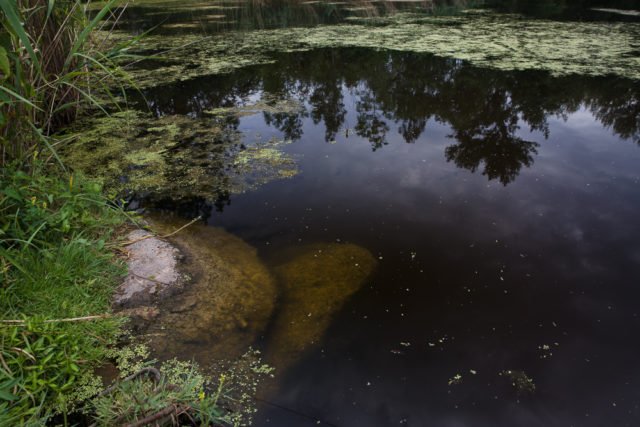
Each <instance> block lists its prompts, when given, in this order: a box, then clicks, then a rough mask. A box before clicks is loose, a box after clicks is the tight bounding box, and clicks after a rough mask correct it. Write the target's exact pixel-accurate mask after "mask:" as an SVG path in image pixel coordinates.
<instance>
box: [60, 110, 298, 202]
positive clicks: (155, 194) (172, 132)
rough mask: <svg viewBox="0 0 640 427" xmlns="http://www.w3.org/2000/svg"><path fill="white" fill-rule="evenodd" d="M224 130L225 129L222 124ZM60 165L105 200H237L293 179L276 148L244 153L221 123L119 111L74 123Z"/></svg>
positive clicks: (271, 144) (274, 144)
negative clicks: (96, 184)
mask: <svg viewBox="0 0 640 427" xmlns="http://www.w3.org/2000/svg"><path fill="white" fill-rule="evenodd" d="M229 123H231V125H230V124H229ZM75 135H76V137H77V139H78V143H76V144H73V149H68V150H63V152H62V154H63V157H64V159H65V162H66V163H67V164H69V165H70V166H71V167H73V168H74V169H76V170H79V171H82V172H83V173H85V174H86V175H88V176H90V177H94V178H98V179H101V180H103V182H104V184H105V187H106V188H107V189H108V190H109V191H110V192H112V193H113V194H123V193H126V192H129V193H133V194H137V195H144V196H145V197H146V198H147V199H151V200H153V199H172V200H174V201H180V200H190V199H194V198H202V199H205V200H215V199H217V197H219V196H220V195H224V194H227V195H228V194H231V193H241V192H245V191H248V190H251V189H255V188H256V187H257V186H259V185H262V184H265V183H267V182H270V181H272V180H275V179H283V178H290V177H292V176H294V175H295V174H297V173H298V169H297V166H296V163H295V161H294V159H293V158H291V157H290V156H289V155H287V154H285V153H283V152H282V151H281V148H282V146H283V145H284V143H283V141H278V140H272V141H268V142H258V143H256V144H253V145H250V146H248V147H245V146H244V145H243V144H242V143H241V142H242V141H241V134H240V133H239V132H238V131H236V130H235V129H234V127H233V121H232V120H231V122H230V121H229V118H228V117H219V116H214V117H213V118H206V119H192V118H189V117H185V116H177V115H176V116H164V117H161V118H153V117H151V116H149V115H147V114H144V113H141V112H137V111H124V112H119V113H115V114H113V115H111V116H109V117H101V118H95V119H91V120H89V121H88V122H85V123H82V124H81V125H80V127H79V129H78V130H77V132H76V134H75Z"/></svg>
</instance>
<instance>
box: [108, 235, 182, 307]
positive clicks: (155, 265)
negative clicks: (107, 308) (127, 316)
mask: <svg viewBox="0 0 640 427" xmlns="http://www.w3.org/2000/svg"><path fill="white" fill-rule="evenodd" d="M152 236H153V235H152V234H151V233H149V232H148V231H144V230H135V231H132V232H131V233H129V235H128V236H127V237H128V239H129V241H130V242H135V243H133V244H131V245H129V246H127V251H128V258H127V266H128V270H129V273H128V274H127V277H125V279H124V281H123V282H122V284H121V285H120V286H119V287H118V289H117V290H116V295H115V297H114V302H115V305H116V306H118V307H133V306H140V305H144V304H150V303H151V302H152V301H153V300H154V299H156V298H162V297H166V296H167V295H169V294H170V293H172V292H175V291H176V290H178V289H179V288H180V287H181V284H182V282H183V280H182V277H181V275H180V273H179V272H178V259H179V257H180V254H179V251H178V250H177V249H176V248H175V247H174V246H172V245H171V244H169V243H167V242H165V241H163V240H160V239H158V238H157V237H152Z"/></svg>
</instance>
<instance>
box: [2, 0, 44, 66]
mask: <svg viewBox="0 0 640 427" xmlns="http://www.w3.org/2000/svg"><path fill="white" fill-rule="evenodd" d="M0 9H2V11H3V12H4V16H5V19H6V21H7V24H8V26H9V27H10V28H11V30H13V33H14V34H15V35H17V36H18V38H19V39H20V41H21V42H22V44H23V45H24V48H25V49H26V50H27V53H28V54H29V57H30V58H31V62H33V64H34V65H35V67H36V72H37V73H38V74H39V75H40V74H41V73H42V69H41V68H40V61H39V60H38V56H37V55H36V53H35V51H34V50H33V47H32V46H31V41H30V40H29V35H28V34H27V32H26V31H25V30H24V27H23V26H22V23H21V22H20V17H19V16H18V11H17V4H16V2H15V1H4V0H3V1H0Z"/></svg>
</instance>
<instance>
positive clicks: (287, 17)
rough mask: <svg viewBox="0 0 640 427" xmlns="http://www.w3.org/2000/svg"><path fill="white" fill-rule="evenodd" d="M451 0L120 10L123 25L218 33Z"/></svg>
mask: <svg viewBox="0 0 640 427" xmlns="http://www.w3.org/2000/svg"><path fill="white" fill-rule="evenodd" d="M448 3H450V2H449V1H437V2H435V3H434V2H432V1H430V0H423V1H420V0H418V1H416V0H394V1H371V0H349V1H337V2H327V1H300V0H224V1H219V2H214V3H207V2H202V1H201V0H185V1H175V0H169V1H163V2H162V3H161V4H158V2H154V1H144V0H143V1H141V2H136V3H134V4H130V5H128V6H127V7H122V8H120V9H119V10H117V14H118V15H121V17H120V20H119V21H118V25H117V27H118V28H119V29H126V30H130V31H133V32H142V31H146V30H150V29H154V34H158V33H161V34H184V33H193V32H196V33H209V34H210V33H217V32H223V31H238V30H239V31H248V30H256V29H272V28H288V27H309V26H316V25H332V24H337V23H340V22H344V21H345V20H346V19H347V18H349V17H354V16H355V17H369V16H379V15H386V14H389V13H395V12H398V11H414V10H420V11H429V10H433V9H434V7H435V6H434V4H438V5H439V4H442V5H443V6H448Z"/></svg>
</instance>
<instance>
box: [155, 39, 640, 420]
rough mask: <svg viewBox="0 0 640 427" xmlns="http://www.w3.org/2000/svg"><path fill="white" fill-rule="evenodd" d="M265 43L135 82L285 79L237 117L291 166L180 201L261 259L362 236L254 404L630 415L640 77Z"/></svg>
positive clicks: (188, 95) (404, 415) (204, 99)
mask: <svg viewBox="0 0 640 427" xmlns="http://www.w3.org/2000/svg"><path fill="white" fill-rule="evenodd" d="M275 59H276V62H275V63H274V64H272V65H267V66H256V67H250V68H246V69H243V70H240V71H238V72H236V73H234V74H232V75H228V76H214V77H208V78H200V79H197V80H192V81H189V82H184V83H180V84H177V85H175V86H171V87H161V88H156V89H152V90H149V91H147V92H145V96H146V97H147V100H148V102H149V105H150V106H151V108H152V110H153V111H154V112H156V113H157V114H159V115H163V114H188V115H191V116H200V115H202V114H203V111H205V110H207V109H212V108H217V107H223V106H233V105H237V104H242V103H251V102H255V101H258V100H260V99H261V98H265V97H266V95H268V96H269V97H276V98H279V99H294V100H298V101H300V102H301V103H302V104H303V105H304V111H303V112H300V113H293V114H269V113H263V114H258V115H251V116H246V117H241V118H239V119H237V122H234V124H233V125H234V126H237V128H238V129H239V130H241V131H242V132H243V133H244V139H245V143H246V144H247V145H250V144H252V143H254V142H255V141H258V140H268V139H269V138H271V137H272V136H274V137H277V138H285V139H291V140H292V141H293V142H292V143H291V144H290V145H288V146H287V148H286V151H287V152H288V153H290V154H291V155H293V157H294V158H295V159H296V161H297V162H298V165H299V168H300V170H301V173H300V174H299V175H297V176H296V177H294V178H292V179H288V180H281V181H276V182H272V183H269V184H267V185H265V186H263V187H261V188H259V189H258V190H257V191H253V192H248V193H245V194H242V195H235V196H231V197H230V198H228V197H227V198H221V199H220V200H218V203H217V206H216V205H214V204H212V203H211V202H206V201H194V203H193V204H192V205H187V206H182V207H180V209H179V211H180V213H182V214H183V215H185V216H186V217H189V216H192V215H194V214H197V213H205V214H206V215H207V221H208V222H209V223H210V224H212V225H216V226H222V227H224V228H225V229H226V230H228V231H230V232H232V233H233V234H235V235H237V236H239V237H241V238H243V239H244V240H246V241H247V242H249V243H250V244H252V245H254V246H255V247H257V248H258V250H259V255H260V256H261V257H262V258H263V259H264V260H265V261H266V262H267V263H268V264H269V265H277V264H278V263H279V262H280V260H281V254H282V253H283V252H291V251H292V250H293V251H295V248H296V247H302V246H303V245H306V244H308V243H314V242H334V241H340V242H352V243H356V244H358V245H361V246H363V247H365V248H367V249H368V250H369V251H371V252H372V253H373V254H374V255H375V256H376V257H377V258H378V267H377V270H376V272H375V274H374V275H373V276H372V277H370V279H369V280H368V281H367V283H366V284H365V286H363V287H362V288H361V289H360V291H358V292H357V293H356V294H355V295H354V296H353V297H352V298H351V299H350V300H349V301H348V303H347V304H346V305H345V307H344V309H343V310H342V311H341V312H339V313H338V314H337V315H336V316H335V318H334V319H333V322H332V324H331V326H330V328H329V329H328V330H327V331H326V333H325V335H324V339H323V341H322V343H321V345H319V346H318V347H317V348H315V349H313V350H312V351H310V352H309V353H308V354H307V355H306V356H305V357H304V358H303V359H301V360H299V362H298V363H297V364H296V365H295V366H292V367H291V368H290V369H288V370H287V371H286V372H279V373H278V377H279V380H280V392H279V393H278V395H277V396H276V397H273V396H271V397H269V399H268V400H269V401H270V403H265V404H263V405H262V407H261V410H260V413H259V417H258V420H257V422H256V425H258V426H269V425H275V426H307V425H308V426H312V425H332V426H372V427H373V426H392V425H403V426H635V425H640V407H639V405H640V364H639V360H640V340H639V339H638V337H640V221H639V220H638V214H639V212H640V145H639V144H640V84H639V83H638V82H637V81H629V80H624V79H621V78H613V77H611V78H607V77H602V78H593V77H581V76H571V77H565V78H554V77H551V76H550V75H549V74H548V73H545V72H537V71H530V72H504V71H496V70H489V69H481V68H475V67H472V66H470V65H468V64H466V63H464V62H462V61H457V60H454V59H443V58H437V57H433V56H429V55H421V54H412V53H402V52H393V53H392V52H384V51H372V50H365V49H342V50H318V51H312V52H307V53H293V54H281V55H278V56H276V57H275ZM176 209H177V208H176ZM259 344H260V343H258V345H259ZM508 370H511V371H512V372H524V373H525V374H526V376H527V378H529V379H531V380H532V381H533V383H534V384H535V391H533V392H531V391H527V390H518V388H517V387H514V386H513V385H512V379H510V378H508V375H507V374H506V373H503V371H508ZM501 373H502V375H501ZM457 376H460V377H461V378H457ZM521 378H522V377H521Z"/></svg>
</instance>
